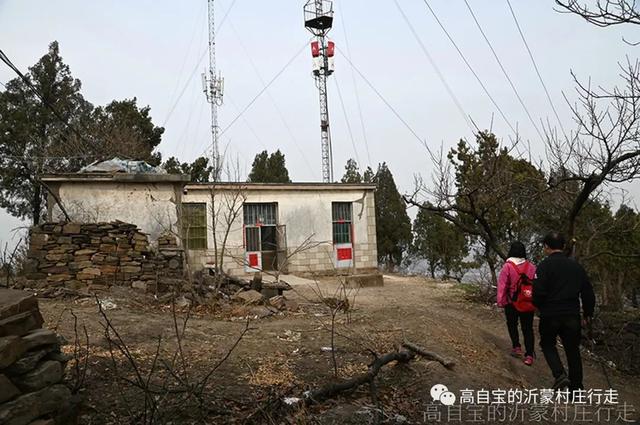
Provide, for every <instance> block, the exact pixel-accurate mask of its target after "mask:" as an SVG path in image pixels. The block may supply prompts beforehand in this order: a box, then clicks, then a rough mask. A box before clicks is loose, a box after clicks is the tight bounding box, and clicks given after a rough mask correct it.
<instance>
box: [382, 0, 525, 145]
mask: <svg viewBox="0 0 640 425" xmlns="http://www.w3.org/2000/svg"><path fill="white" fill-rule="evenodd" d="M394 1H396V3H397V0H394ZM422 1H423V3H424V4H425V5H426V6H427V9H429V11H430V12H431V14H432V15H433V17H434V18H435V20H436V22H437V23H438V25H439V26H440V28H442V31H443V32H444V33H445V35H446V36H447V38H448V39H449V41H450V42H451V44H452V45H453V47H454V48H455V49H456V51H457V52H458V54H459V55H460V58H462V61H463V62H464V63H465V65H467V68H469V71H471V73H472V74H473V76H474V77H475V78H476V80H477V81H478V84H480V87H482V90H483V91H484V93H485V94H486V95H487V97H488V98H489V100H490V101H491V103H493V106H494V107H495V108H496V109H497V110H498V113H499V114H500V116H501V117H502V119H503V120H504V122H505V123H507V125H508V126H509V128H510V129H511V131H512V132H513V133H514V134H518V132H517V130H516V129H515V127H514V126H513V125H511V121H509V119H508V118H507V116H506V115H505V114H504V112H503V111H502V108H500V106H499V105H498V103H497V102H496V101H495V99H494V98H493V96H492V95H491V93H489V90H488V89H487V87H486V86H485V84H484V83H483V82H482V79H480V76H478V73H477V72H476V71H475V70H474V69H473V67H472V66H471V64H470V63H469V61H468V60H467V58H466V56H465V55H464V54H463V53H462V50H460V48H459V47H458V44H457V43H456V42H455V41H454V39H453V37H451V34H449V31H447V29H446V28H445V26H444V24H443V23H442V21H440V18H438V15H437V14H436V12H435V11H434V10H433V8H432V7H431V5H430V4H429V2H428V1H427V0H422Z"/></svg>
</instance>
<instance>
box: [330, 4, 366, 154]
mask: <svg viewBox="0 0 640 425" xmlns="http://www.w3.org/2000/svg"><path fill="white" fill-rule="evenodd" d="M340 12H341V13H339V14H338V16H339V17H340V23H341V24H342V33H343V34H344V44H345V47H346V48H347V55H349V58H351V47H350V46H349V37H348V36H347V26H346V25H345V23H344V9H342V7H340ZM351 81H352V82H353V91H354V93H355V95H356V105H357V107H358V116H359V118H360V128H361V129H362V138H363V139H364V147H365V149H366V152H367V160H368V161H369V164H370V165H371V155H370V154H369V140H368V138H367V131H366V129H365V125H364V116H363V114H362V105H361V104H360V93H359V92H358V84H357V82H356V74H355V72H354V70H353V68H351ZM336 84H337V83H336Z"/></svg>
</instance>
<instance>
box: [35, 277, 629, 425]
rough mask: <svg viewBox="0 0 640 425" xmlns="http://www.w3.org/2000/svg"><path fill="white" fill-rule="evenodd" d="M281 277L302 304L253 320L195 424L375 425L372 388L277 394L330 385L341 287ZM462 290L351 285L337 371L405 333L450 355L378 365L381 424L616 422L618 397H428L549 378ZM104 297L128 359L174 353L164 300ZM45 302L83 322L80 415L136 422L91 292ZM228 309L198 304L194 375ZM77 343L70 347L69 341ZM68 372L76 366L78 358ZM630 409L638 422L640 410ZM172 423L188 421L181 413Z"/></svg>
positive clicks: (593, 378) (225, 336)
mask: <svg viewBox="0 0 640 425" xmlns="http://www.w3.org/2000/svg"><path fill="white" fill-rule="evenodd" d="M284 280H287V281H289V282H290V283H291V285H292V286H293V287H294V290H292V291H289V292H288V293H287V294H286V296H287V298H291V299H295V300H297V301H298V302H299V303H300V311H299V312H288V313H286V314H279V315H275V316H271V317H267V318H263V319H257V320H252V321H251V322H250V328H251V330H249V331H248V332H247V333H246V334H245V335H244V337H243V338H242V339H241V341H240V342H239V343H238V345H237V347H236V348H235V350H234V351H233V353H232V354H231V355H230V356H229V358H228V359H227V361H226V362H224V363H223V364H222V366H220V367H219V368H218V369H217V370H216V371H215V372H214V374H213V375H212V377H211V380H210V387H208V388H210V391H211V399H212V400H213V401H212V403H214V404H215V406H216V408H215V409H214V408H212V409H211V413H210V414H208V415H207V417H206V418H204V419H200V420H199V421H197V422H193V423H216V424H217V423H220V424H224V423H243V422H247V423H267V424H268V423H277V424H280V423H284V424H286V423H300V424H306V423H319V424H332V423H335V424H346V423H353V424H360V423H373V420H374V419H373V418H374V415H375V406H376V404H374V402H373V401H372V398H371V395H370V391H369V387H368V386H365V387H362V388H360V389H358V390H357V391H355V392H352V393H349V394H345V395H341V396H339V397H337V398H335V399H331V400H328V401H325V402H323V403H321V404H318V405H314V406H309V407H305V408H294V407H287V406H286V405H284V404H283V403H282V402H281V401H282V399H283V397H285V396H288V397H302V393H303V392H304V391H305V390H310V389H316V388H318V387H320V386H323V385H326V384H328V383H330V382H333V380H334V366H333V361H332V353H331V351H327V350H326V348H325V349H324V350H323V347H330V346H331V332H330V329H331V315H330V314H329V311H328V309H327V308H325V307H324V306H323V305H322V304H319V296H318V291H319V290H320V291H321V292H322V293H323V294H324V295H325V296H333V294H334V293H336V292H337V291H338V289H337V288H338V284H337V283H336V282H335V281H332V280H331V279H324V280H321V281H320V282H318V283H317V284H316V283H313V282H312V281H308V280H304V279H300V278H294V277H288V276H285V277H284ZM464 295H465V294H464V291H463V290H462V289H460V285H457V284H452V283H442V282H436V281H431V280H427V279H424V278H420V277H403V276H395V275H393V276H385V285H384V287H377V288H362V289H360V290H358V291H357V292H356V291H354V292H351V293H350V303H351V312H350V313H349V314H348V315H347V314H344V313H342V312H340V313H339V314H338V315H337V320H336V322H337V325H336V339H335V346H336V353H335V354H336V363H337V369H338V375H339V377H340V379H345V378H348V377H351V376H354V375H357V374H360V373H363V372H365V371H366V370H367V365H368V364H369V363H370V362H371V360H372V355H371V354H370V353H371V351H374V352H376V353H378V354H384V353H386V352H389V351H392V350H394V349H395V347H397V346H398V344H399V343H400V342H402V341H403V340H405V339H406V340H409V341H411V342H413V343H415V344H417V345H420V346H422V347H424V348H425V349H427V350H430V351H433V352H437V353H439V354H441V355H442V356H444V357H447V358H450V359H451V360H453V361H455V362H456V366H455V367H454V369H453V370H447V369H445V368H444V367H442V366H441V365H440V364H439V363H437V362H432V361H427V360H424V359H420V358H416V359H415V360H413V361H411V362H410V363H408V364H406V365H405V364H403V365H393V364H390V365H387V366H385V367H384V368H383V369H382V371H381V373H380V374H379V376H378V379H377V381H376V384H377V391H376V393H377V401H378V403H379V404H378V406H380V407H382V408H383V414H382V418H383V420H384V422H385V423H438V422H440V423H447V422H449V421H450V422H453V423H460V422H465V423H466V422H475V423H496V422H499V421H500V422H503V423H522V422H530V423H558V422H571V423H573V422H575V421H581V420H580V419H586V418H590V419H592V420H584V421H585V422H591V423H594V422H595V423H597V422H602V423H611V422H616V421H617V422H619V423H622V422H621V421H620V418H618V416H619V412H620V411H621V407H620V406H618V407H615V406H614V408H613V409H612V410H610V413H611V419H610V420H608V421H607V420H604V419H603V417H601V418H600V421H597V420H593V419H594V418H593V417H592V416H593V415H592V413H591V411H590V412H587V413H584V412H583V413H580V415H582V417H581V418H577V419H576V416H575V415H576V413H575V410H574V409H573V407H572V410H570V411H569V416H568V417H567V418H566V420H563V419H565V418H562V417H560V418H559V417H557V416H552V415H551V414H550V413H549V411H546V413H547V415H546V417H545V416H543V417H541V418H535V417H534V416H531V414H532V411H531V410H529V411H527V412H525V414H524V416H523V418H524V421H523V420H522V418H520V417H511V418H509V414H507V417H506V418H505V420H502V421H501V420H499V419H497V418H493V419H492V418H491V417H488V415H489V413H488V410H487V406H482V411H481V412H480V413H478V412H476V413H473V411H470V410H469V409H468V408H466V407H467V406H465V409H463V411H462V413H461V415H462V416H461V420H458V418H457V417H455V415H454V417H453V418H452V417H451V416H450V415H451V410H450V409H447V408H446V407H445V406H441V405H439V404H437V403H436V404H433V403H432V398H431V395H430V389H431V387H432V386H433V385H434V384H444V385H446V386H447V387H448V388H449V390H450V391H452V392H453V393H455V394H456V395H457V396H458V397H459V396H460V390H463V389H472V390H481V389H488V390H496V389H516V388H520V389H540V388H549V387H550V386H551V384H552V381H553V379H552V377H551V374H550V372H549V370H548V367H547V365H546V362H545V361H544V358H543V356H542V354H541V353H539V355H538V358H537V360H536V362H535V363H534V365H533V366H532V367H528V366H526V365H524V364H523V363H522V361H521V360H520V359H516V358H512V357H510V356H509V355H508V352H509V349H510V343H509V340H508V335H507V330H506V325H505V323H504V318H503V315H502V311H501V310H498V309H496V308H493V307H490V306H483V305H479V304H474V303H471V302H469V301H468V300H466V299H465V296H464ZM106 297H109V299H111V300H112V301H113V302H114V303H115V305H116V306H117V307H115V308H114V309H111V310H108V311H107V312H106V313H107V314H108V316H109V317H110V319H111V321H112V323H113V326H114V327H115V328H116V329H117V330H118V332H119V334H120V335H121V337H122V339H123V340H124V341H125V342H126V343H127V346H128V347H129V350H130V351H131V353H132V356H134V357H135V358H136V359H138V361H139V362H140V364H141V365H146V369H144V367H143V369H144V370H148V366H149V363H150V361H151V359H152V358H153V357H154V353H155V351H156V349H157V342H158V336H159V335H162V337H163V341H164V342H163V343H162V346H161V350H160V356H161V357H162V358H165V359H166V358H171V355H172V353H173V350H174V347H175V343H176V338H175V331H174V322H173V315H172V314H171V312H170V307H167V306H162V305H159V304H158V303H156V302H154V301H153V299H152V298H151V297H148V296H142V295H140V294H137V293H133V292H127V291H123V292H114V293H110V294H103V295H102V296H101V298H103V299H104V298H106ZM40 306H41V310H42V313H43V316H44V317H45V320H46V322H47V323H46V325H47V326H49V327H52V328H57V330H58V332H59V333H61V334H62V335H63V336H64V337H65V338H66V339H67V340H68V341H70V342H73V341H74V340H75V332H74V326H73V323H74V321H73V317H72V315H71V311H72V312H73V314H75V315H76V316H77V317H78V323H80V324H84V325H86V328H87V333H88V335H89V347H90V355H89V358H88V363H87V364H88V371H87V378H86V383H85V387H86V388H85V389H84V390H83V391H82V394H83V396H84V399H85V402H84V405H83V408H82V413H81V416H80V423H82V424H98V423H99V424H103V423H139V421H141V420H140V418H139V417H137V418H136V419H132V417H131V416H129V415H130V414H131V410H132V409H128V408H127V407H126V404H125V401H124V400H123V397H124V396H126V395H131V394H132V392H133V391H134V390H133V389H127V385H125V383H124V382H122V381H120V382H118V381H117V380H114V376H113V373H114V366H118V367H121V368H122V370H124V369H125V366H126V365H125V363H126V362H124V360H123V359H122V358H120V359H119V360H121V361H122V362H123V363H116V364H115V365H114V364H113V363H112V362H111V359H110V355H109V349H108V348H109V347H108V343H107V340H106V339H105V337H104V330H103V327H102V325H101V324H100V322H101V318H100V316H99V314H98V312H97V307H96V304H95V300H94V299H92V298H86V299H80V300H75V301H71V300H55V299H54V300H47V299H43V300H41V302H40ZM233 309H234V311H230V309H229V308H226V309H225V308H219V309H217V310H215V311H213V312H211V311H200V310H196V311H195V312H194V313H193V315H192V316H193V317H191V318H190V320H189V322H188V326H187V328H186V332H185V336H184V339H183V349H184V353H185V358H186V359H187V361H186V364H188V370H189V373H190V374H192V376H197V375H198V374H199V373H200V375H201V374H202V373H204V372H203V371H206V370H208V369H210V368H211V365H214V364H216V363H217V362H218V361H219V360H220V359H221V358H223V357H224V355H225V354H226V353H227V351H228V350H229V349H230V348H231V347H232V346H233V344H234V342H235V341H236V340H237V338H238V335H239V334H240V333H241V332H242V331H243V329H244V328H245V319H244V318H242V317H237V316H238V315H239V316H243V315H244V314H245V313H246V309H245V310H242V309H238V308H237V307H234V308H233ZM179 316H180V317H182V316H183V313H181V314H180V315H179ZM79 332H80V337H81V340H83V339H84V331H83V330H81V328H80V331H79ZM536 334H537V319H536ZM536 344H537V342H536ZM72 348H73V347H72V346H69V347H68V350H72ZM369 350H370V351H369ZM583 359H584V364H585V366H584V367H585V386H586V387H587V388H591V389H603V390H604V389H608V388H609V387H610V385H609V383H608V382H607V376H605V372H604V371H603V367H602V365H601V364H600V363H598V362H597V361H595V360H593V359H590V358H588V356H586V358H585V356H583ZM123 365H125V366H123ZM69 370H73V362H70V364H69ZM606 375H608V379H609V380H610V383H611V387H612V388H614V389H616V390H617V391H618V392H619V397H618V399H619V403H620V404H622V403H625V402H626V403H627V404H629V405H633V406H638V407H637V408H638V409H640V394H639V393H638V389H639V385H638V379H637V377H636V378H634V377H630V376H625V375H623V374H621V373H618V372H616V371H615V370H613V369H608V370H607V371H606ZM125 398H126V397H125ZM131 398H135V396H133V395H131ZM131 398H130V400H131ZM458 401H460V400H458ZM133 410H135V409H133ZM438 412H440V413H438ZM454 413H455V411H454ZM438 414H439V415H441V416H440V417H439V419H438ZM511 414H513V412H511ZM516 414H517V412H516ZM556 414H557V412H556ZM565 414H566V412H565ZM470 415H471V416H470ZM585 415H587V416H585ZM626 418H627V419H629V418H633V420H636V421H637V420H638V414H637V413H633V414H630V415H628V416H627V417H626ZM537 419H540V420H537ZM140 423H141V422H140ZM172 423H176V424H177V423H186V419H185V420H184V421H183V420H179V419H177V420H174V421H173V422H172Z"/></svg>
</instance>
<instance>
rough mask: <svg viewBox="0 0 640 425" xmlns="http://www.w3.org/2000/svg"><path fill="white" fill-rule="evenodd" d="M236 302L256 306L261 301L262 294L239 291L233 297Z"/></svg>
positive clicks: (252, 291) (251, 291)
mask: <svg viewBox="0 0 640 425" xmlns="http://www.w3.org/2000/svg"><path fill="white" fill-rule="evenodd" d="M233 299H234V300H236V301H242V302H244V303H245V304H257V303H259V302H260V301H261V300H262V294H261V293H260V292H258V291H254V290H253V289H251V290H249V291H241V292H238V293H237V294H235V295H234V296H233Z"/></svg>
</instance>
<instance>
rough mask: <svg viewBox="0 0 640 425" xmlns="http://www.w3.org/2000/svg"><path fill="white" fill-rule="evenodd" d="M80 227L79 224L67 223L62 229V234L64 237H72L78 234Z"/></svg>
mask: <svg viewBox="0 0 640 425" xmlns="http://www.w3.org/2000/svg"><path fill="white" fill-rule="evenodd" d="M80 230H81V226H80V223H67V224H65V225H64V227H63V228H62V233H63V234H65V235H73V234H76V233H80Z"/></svg>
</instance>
